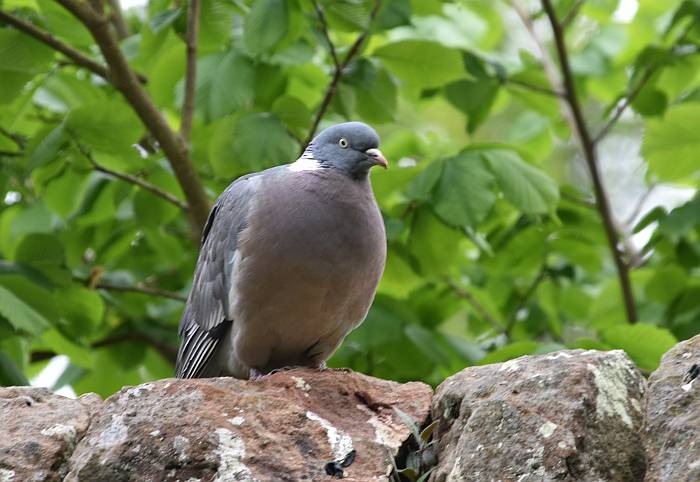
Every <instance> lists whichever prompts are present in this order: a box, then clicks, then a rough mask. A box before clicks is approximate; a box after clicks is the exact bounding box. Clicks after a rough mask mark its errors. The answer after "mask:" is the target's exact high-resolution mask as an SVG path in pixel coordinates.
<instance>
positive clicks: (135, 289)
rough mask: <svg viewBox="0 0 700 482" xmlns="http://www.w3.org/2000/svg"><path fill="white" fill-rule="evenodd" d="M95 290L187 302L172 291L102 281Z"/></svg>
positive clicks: (185, 298) (184, 297)
mask: <svg viewBox="0 0 700 482" xmlns="http://www.w3.org/2000/svg"><path fill="white" fill-rule="evenodd" d="M95 288H96V289H98V290H107V291H121V292H124V293H140V294H142V295H148V296H159V297H161V298H169V299H171V300H176V301H182V302H183V303H184V302H185V301H187V297H186V296H182V295H180V294H178V293H174V292H172V291H167V290H162V289H160V288H153V287H150V286H123V285H114V284H111V283H104V282H102V281H100V282H99V283H97V284H96V285H95Z"/></svg>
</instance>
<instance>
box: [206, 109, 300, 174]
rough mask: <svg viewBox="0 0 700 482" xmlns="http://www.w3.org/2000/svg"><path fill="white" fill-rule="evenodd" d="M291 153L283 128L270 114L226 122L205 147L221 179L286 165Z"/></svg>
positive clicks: (289, 142) (290, 140)
mask: <svg viewBox="0 0 700 482" xmlns="http://www.w3.org/2000/svg"><path fill="white" fill-rule="evenodd" d="M295 151H296V149H295V145H294V142H293V141H292V139H291V138H290V137H289V134H287V130H286V129H285V127H284V125H283V124H282V123H281V122H280V120H279V119H278V118H277V117H276V116H274V115H273V114H270V113H259V114H248V115H246V116H243V117H241V118H240V119H239V120H238V121H235V122H232V121H229V120H228V119H227V120H226V121H225V123H224V124H222V125H221V126H220V127H219V128H218V129H217V131H216V132H215V134H214V138H213V139H212V141H211V143H210V146H209V155H210V158H211V163H212V167H213V168H214V172H216V174H217V175H218V176H220V177H224V178H230V177H233V175H235V174H241V173H244V172H250V171H257V170H260V169H264V168H266V167H271V166H274V165H277V164H283V163H285V162H290V161H291V160H293V158H294V156H295Z"/></svg>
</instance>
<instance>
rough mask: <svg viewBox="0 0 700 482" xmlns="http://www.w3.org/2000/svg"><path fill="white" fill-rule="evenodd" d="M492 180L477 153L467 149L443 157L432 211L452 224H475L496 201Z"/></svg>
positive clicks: (471, 225)
mask: <svg viewBox="0 0 700 482" xmlns="http://www.w3.org/2000/svg"><path fill="white" fill-rule="evenodd" d="M493 179H494V178H493V176H492V174H491V173H490V172H489V170H488V169H487V168H486V165H485V164H484V161H483V159H482V158H481V156H479V153H477V152H474V151H466V152H463V153H461V154H459V155H457V156H455V157H452V158H450V159H447V160H445V161H444V168H443V172H442V176H441V178H440V182H439V184H438V187H437V190H436V192H435V196H434V204H433V208H434V209H435V213H436V214H437V215H438V216H439V217H440V219H442V220H443V221H444V222H445V223H447V224H449V225H451V226H459V227H474V226H476V225H477V224H479V223H480V222H481V221H482V220H483V219H484V218H485V217H486V215H487V214H488V213H489V211H490V210H491V208H492V207H493V204H494V203H495V202H496V195H495V194H494V192H493V188H492V184H493Z"/></svg>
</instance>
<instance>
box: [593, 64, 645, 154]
mask: <svg viewBox="0 0 700 482" xmlns="http://www.w3.org/2000/svg"><path fill="white" fill-rule="evenodd" d="M655 72H656V69H654V68H649V69H647V70H646V71H645V72H644V74H642V76H641V77H640V79H639V81H638V82H637V85H635V86H634V87H633V88H632V90H630V91H629V93H628V94H627V95H626V96H625V98H624V99H623V100H622V102H620V103H619V104H618V106H617V107H616V108H615V110H614V111H613V113H612V115H611V116H610V119H608V122H606V123H605V125H604V126H603V128H602V129H600V132H598V134H597V135H596V136H595V137H594V138H593V143H594V144H598V143H599V142H600V141H601V140H602V139H603V138H604V137H605V136H606V135H608V133H609V132H610V130H611V129H612V128H613V126H614V125H615V123H617V121H618V120H619V119H620V117H622V114H624V112H625V110H627V108H628V107H629V106H630V104H631V103H632V102H633V101H634V99H635V98H636V97H637V95H639V93H640V92H641V91H642V89H643V88H644V86H645V85H646V83H647V82H648V81H649V79H651V78H652V77H653V75H654V73H655Z"/></svg>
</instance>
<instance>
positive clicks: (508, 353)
mask: <svg viewBox="0 0 700 482" xmlns="http://www.w3.org/2000/svg"><path fill="white" fill-rule="evenodd" d="M539 346H540V345H539V343H537V342H536V341H516V342H514V343H509V344H507V345H504V346H502V347H500V348H497V349H495V350H494V351H492V352H491V353H489V354H488V355H486V356H485V357H484V358H482V359H481V360H479V365H488V364H490V363H499V362H504V361H507V360H512V359H513V358H518V357H521V356H523V355H530V354H532V353H534V352H535V351H537V349H538V348H539Z"/></svg>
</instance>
